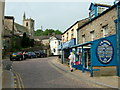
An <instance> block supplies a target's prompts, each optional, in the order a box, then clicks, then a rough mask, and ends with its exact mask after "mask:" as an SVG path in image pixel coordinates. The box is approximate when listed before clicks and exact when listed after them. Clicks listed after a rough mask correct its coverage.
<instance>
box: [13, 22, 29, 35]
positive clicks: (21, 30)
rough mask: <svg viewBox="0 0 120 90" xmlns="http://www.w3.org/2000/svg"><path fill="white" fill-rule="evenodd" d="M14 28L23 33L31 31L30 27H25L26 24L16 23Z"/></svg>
mask: <svg viewBox="0 0 120 90" xmlns="http://www.w3.org/2000/svg"><path fill="white" fill-rule="evenodd" d="M14 29H15V31H18V32H21V33H24V32H26V33H27V34H28V33H29V32H28V29H27V28H26V27H24V26H22V25H20V24H18V23H14Z"/></svg>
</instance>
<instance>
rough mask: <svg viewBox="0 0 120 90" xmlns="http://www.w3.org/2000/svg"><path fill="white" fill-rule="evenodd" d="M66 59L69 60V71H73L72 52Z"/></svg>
mask: <svg viewBox="0 0 120 90" xmlns="http://www.w3.org/2000/svg"><path fill="white" fill-rule="evenodd" d="M68 59H69V60H70V61H69V66H70V71H71V72H73V68H72V64H73V63H74V52H71V53H70V55H69V57H68Z"/></svg>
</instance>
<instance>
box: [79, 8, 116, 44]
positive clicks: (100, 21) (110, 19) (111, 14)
mask: <svg viewBox="0 0 120 90" xmlns="http://www.w3.org/2000/svg"><path fill="white" fill-rule="evenodd" d="M116 18H117V17H116V8H113V9H112V10H110V11H108V12H107V13H105V14H103V15H101V16H100V17H98V18H97V19H95V20H93V21H92V22H90V23H88V24H87V25H85V26H84V27H82V28H81V29H79V31H78V44H81V43H83V37H82V36H83V35H84V36H85V42H88V41H91V33H90V32H92V31H94V40H96V39H99V38H102V37H103V27H104V26H106V25H108V34H107V35H106V36H110V35H113V34H115V33H116V31H115V23H114V20H116Z"/></svg>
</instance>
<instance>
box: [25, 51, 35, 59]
mask: <svg viewBox="0 0 120 90" xmlns="http://www.w3.org/2000/svg"><path fill="white" fill-rule="evenodd" d="M25 57H26V58H36V57H37V55H36V54H35V53H34V52H27V53H26V54H25Z"/></svg>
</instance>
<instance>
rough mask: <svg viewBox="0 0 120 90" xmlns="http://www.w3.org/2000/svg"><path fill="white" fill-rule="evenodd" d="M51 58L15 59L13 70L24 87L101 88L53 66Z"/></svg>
mask: <svg viewBox="0 0 120 90" xmlns="http://www.w3.org/2000/svg"><path fill="white" fill-rule="evenodd" d="M53 59H55V58H54V57H51V58H35V59H27V60H24V61H14V62H13V70H14V72H16V73H18V74H19V75H18V76H20V77H21V80H22V82H23V85H24V88H100V87H99V86H97V85H94V84H92V83H89V82H86V81H81V80H80V79H78V78H76V77H74V76H72V75H70V73H67V72H63V71H62V70H60V69H56V67H54V66H52V64H51V61H52V60H53ZM71 73H74V72H71Z"/></svg>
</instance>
